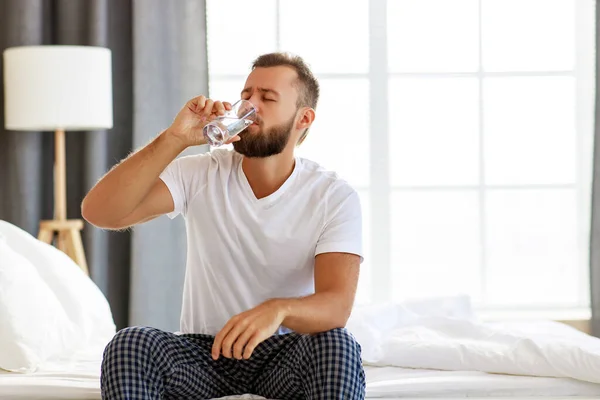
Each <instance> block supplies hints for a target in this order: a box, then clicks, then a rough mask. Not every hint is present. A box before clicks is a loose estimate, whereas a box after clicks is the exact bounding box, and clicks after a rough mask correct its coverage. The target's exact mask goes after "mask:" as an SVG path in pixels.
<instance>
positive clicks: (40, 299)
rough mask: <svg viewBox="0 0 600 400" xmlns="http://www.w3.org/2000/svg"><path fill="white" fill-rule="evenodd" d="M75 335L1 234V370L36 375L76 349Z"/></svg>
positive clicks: (52, 297)
mask: <svg viewBox="0 0 600 400" xmlns="http://www.w3.org/2000/svg"><path fill="white" fill-rule="evenodd" d="M77 331H78V329H77V327H75V326H74V325H73V323H72V322H71V321H69V318H68V316H67V314H66V313H65V311H64V309H63V307H62V306H61V304H60V302H59V301H58V299H57V298H56V296H55V295H54V293H52V290H50V288H49V287H48V285H46V283H45V282H44V281H43V280H42V278H41V277H40V275H39V274H38V273H37V271H36V269H35V268H34V266H33V265H31V263H30V262H29V261H28V260H27V259H26V258H25V257H23V256H22V255H20V254H18V253H17V252H15V251H14V250H13V249H11V248H10V247H9V246H8V244H7V242H6V240H5V238H4V237H3V236H2V234H0V368H2V369H5V370H8V371H13V372H32V371H35V370H36V369H37V367H38V366H40V364H41V363H43V362H45V361H46V360H48V359H50V358H52V357H56V356H63V355H64V354H66V353H68V352H69V350H70V349H72V348H74V347H78V345H79V342H80V338H79V336H78V332H77Z"/></svg>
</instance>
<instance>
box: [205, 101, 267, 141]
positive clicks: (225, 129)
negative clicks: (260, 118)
mask: <svg viewBox="0 0 600 400" xmlns="http://www.w3.org/2000/svg"><path fill="white" fill-rule="evenodd" d="M255 119H256V108H255V107H254V105H253V104H252V103H250V102H249V101H248V100H238V101H237V102H236V103H235V104H233V105H232V106H231V110H229V111H225V114H223V115H219V116H218V117H217V118H215V119H214V120H212V121H211V122H209V123H208V124H206V126H205V127H204V129H203V130H202V133H203V134H204V138H205V139H206V141H207V142H208V144H210V145H211V146H221V145H223V144H224V143H225V142H227V141H228V140H229V139H231V138H232V137H234V136H235V135H237V134H239V133H240V132H241V131H243V130H244V129H246V128H247V127H248V126H250V125H251V124H252V123H253V122H254V121H255Z"/></svg>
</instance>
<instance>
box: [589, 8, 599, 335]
mask: <svg viewBox="0 0 600 400" xmlns="http://www.w3.org/2000/svg"><path fill="white" fill-rule="evenodd" d="M598 3H599V2H598V1H597V2H596V48H598V43H600V4H598ZM599 76H600V51H598V50H597V51H596V115H595V134H594V172H593V183H592V185H593V186H592V224H591V229H590V232H591V237H590V286H591V287H590V293H591V304H592V326H591V328H592V334H593V335H594V336H597V337H600V79H598V77H599Z"/></svg>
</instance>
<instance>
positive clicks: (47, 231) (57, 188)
mask: <svg viewBox="0 0 600 400" xmlns="http://www.w3.org/2000/svg"><path fill="white" fill-rule="evenodd" d="M54 140H55V141H54V151H55V155H54V219H53V220H47V221H41V222H40V231H39V233H38V239H39V240H41V241H42V242H45V243H48V244H52V241H53V240H54V236H55V235H56V241H55V245H56V247H57V248H58V249H59V250H61V251H63V252H64V253H66V254H67V255H68V256H69V257H71V259H72V260H73V261H75V262H76V263H77V265H79V267H80V268H81V269H82V270H83V272H85V273H86V274H87V275H89V271H88V267H87V262H86V261H85V252H84V251H83V242H82V241H81V230H82V229H83V220H81V219H67V177H66V175H67V171H66V160H65V159H66V157H65V131H64V130H63V129H57V130H56V131H55V133H54Z"/></svg>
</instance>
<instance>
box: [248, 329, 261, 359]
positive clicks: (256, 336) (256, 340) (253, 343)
mask: <svg viewBox="0 0 600 400" xmlns="http://www.w3.org/2000/svg"><path fill="white" fill-rule="evenodd" d="M260 342H261V340H260V338H259V334H258V332H256V333H255V334H254V335H252V337H251V338H250V340H249V341H248V343H247V344H246V347H245V348H244V358H245V359H246V360H247V359H249V358H250V356H251V355H252V352H254V349H255V348H256V346H258V344H259V343H260Z"/></svg>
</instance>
